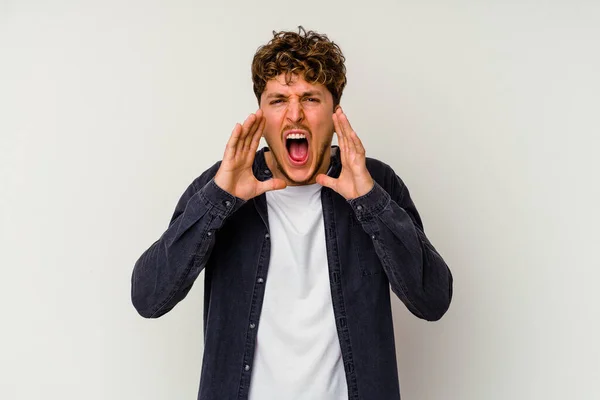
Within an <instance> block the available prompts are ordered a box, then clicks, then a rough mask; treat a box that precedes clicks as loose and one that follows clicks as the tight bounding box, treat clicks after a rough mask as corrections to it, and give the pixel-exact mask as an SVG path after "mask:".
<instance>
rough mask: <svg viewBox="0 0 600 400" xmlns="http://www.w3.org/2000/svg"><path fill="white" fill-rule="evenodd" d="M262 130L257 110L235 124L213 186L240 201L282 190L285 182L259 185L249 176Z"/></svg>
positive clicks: (262, 125) (265, 182) (262, 122)
mask: <svg viewBox="0 0 600 400" xmlns="http://www.w3.org/2000/svg"><path fill="white" fill-rule="evenodd" d="M264 127H265V119H264V118H263V114H262V111H261V110H258V111H257V112H256V114H250V116H248V118H246V121H244V125H240V124H236V125H235V128H233V132H232V133H231V137H230V138H229V141H228V142H227V147H226V148H225V154H224V155H223V161H222V162H221V166H220V167H219V170H218V171H217V174H216V175H215V183H216V184H217V185H218V186H219V187H220V188H221V189H223V190H225V191H226V192H228V193H230V194H232V195H234V196H236V197H239V198H240V199H243V200H250V199H251V198H253V197H256V196H259V195H261V194H263V193H264V192H267V191H269V190H277V189H283V188H285V187H286V184H285V181H283V180H281V179H275V178H273V179H269V180H267V181H264V182H260V181H259V180H258V179H256V177H255V176H254V174H253V173H252V163H253V162H254V156H255V155H256V150H257V149H258V143H259V142H260V138H261V136H262V132H263V129H264Z"/></svg>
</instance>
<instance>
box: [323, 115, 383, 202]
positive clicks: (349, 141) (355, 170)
mask: <svg viewBox="0 0 600 400" xmlns="http://www.w3.org/2000/svg"><path fill="white" fill-rule="evenodd" d="M332 118H333V125H334V127H335V133H336V135H337V138H338V144H339V146H340V152H341V154H340V156H341V159H342V172H341V173H340V176H339V177H338V178H337V179H336V178H332V177H329V176H327V175H325V174H319V175H318V176H317V183H318V184H320V185H322V186H326V187H328V188H331V189H332V190H335V191H336V192H337V193H339V194H340V195H342V196H344V198H345V199H346V200H352V199H355V198H357V197H360V196H364V195H365V194H367V193H369V192H370V191H371V189H373V185H374V182H373V178H371V174H369V171H368V170H367V164H366V158H365V148H364V147H363V145H362V142H361V141H360V139H359V138H358V135H357V134H356V132H354V129H352V126H350V122H349V121H348V118H347V117H346V114H344V112H343V111H342V109H341V107H338V108H337V110H336V111H335V112H334V113H333V116H332Z"/></svg>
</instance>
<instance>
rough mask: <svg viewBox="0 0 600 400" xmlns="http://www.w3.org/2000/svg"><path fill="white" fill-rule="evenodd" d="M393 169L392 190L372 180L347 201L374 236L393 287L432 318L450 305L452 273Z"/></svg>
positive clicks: (407, 302) (422, 314)
mask: <svg viewBox="0 0 600 400" xmlns="http://www.w3.org/2000/svg"><path fill="white" fill-rule="evenodd" d="M392 175H393V177H392V178H391V179H392V190H391V191H390V193H391V194H392V195H390V194H388V193H387V192H386V191H385V190H384V189H383V188H382V187H381V186H380V185H379V184H377V183H375V184H374V186H373V189H372V190H371V191H370V192H368V193H367V194H365V195H364V196H361V197H358V198H356V199H353V200H350V201H349V203H350V205H351V206H352V208H353V209H354V212H355V214H356V217H357V219H358V220H359V221H360V223H361V225H362V227H363V229H364V230H365V232H367V233H368V234H369V236H371V238H372V240H373V246H375V251H376V252H377V255H378V256H379V259H380V261H381V264H382V266H383V269H384V271H385V273H386V275H387V277H388V279H389V281H390V286H391V288H392V291H393V292H394V293H395V294H396V295H397V296H398V297H399V298H400V300H402V302H403V303H404V304H405V305H406V307H407V308H408V309H409V310H410V311H411V312H412V313H413V314H414V315H416V316H417V317H419V318H423V319H426V320H428V321H435V320H438V319H440V318H441V317H442V316H443V315H444V314H445V312H446V311H447V310H448V307H449V306H450V301H451V299H452V274H451V272H450V269H449V268H448V266H447V265H446V263H445V262H444V260H443V259H442V257H441V256H440V255H439V254H438V252H437V251H436V250H435V248H434V247H433V246H432V245H431V243H430V242H429V239H427V237H426V236H425V233H424V232H423V225H422V223H421V219H420V217H419V214H418V212H417V209H416V207H415V205H414V203H413V201H412V199H411V198H410V194H409V192H408V189H407V188H406V186H405V185H404V184H403V183H402V181H401V180H400V179H399V178H398V177H397V176H396V175H395V174H392Z"/></svg>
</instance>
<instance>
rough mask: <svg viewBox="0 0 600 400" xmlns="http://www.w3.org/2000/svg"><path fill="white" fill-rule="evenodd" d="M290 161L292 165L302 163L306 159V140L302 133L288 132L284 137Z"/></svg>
mask: <svg viewBox="0 0 600 400" xmlns="http://www.w3.org/2000/svg"><path fill="white" fill-rule="evenodd" d="M285 147H286V148H287V151H288V155H289V158H290V161H291V162H292V164H294V165H303V164H305V163H306V161H307V160H308V140H307V139H306V135H305V134H304V133H290V134H289V135H287V137H286V139H285Z"/></svg>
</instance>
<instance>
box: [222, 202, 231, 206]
mask: <svg viewBox="0 0 600 400" xmlns="http://www.w3.org/2000/svg"><path fill="white" fill-rule="evenodd" d="M223 204H225V207H229V206H230V205H231V202H230V201H229V200H225V201H224V202H223Z"/></svg>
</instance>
